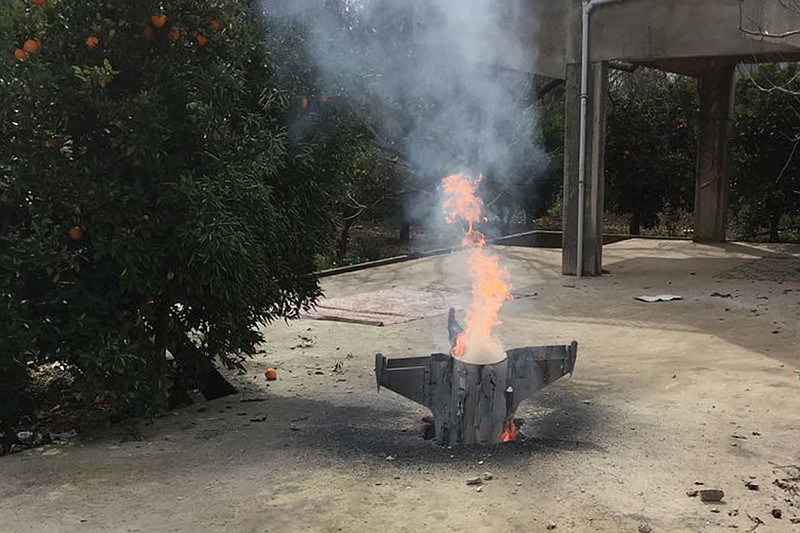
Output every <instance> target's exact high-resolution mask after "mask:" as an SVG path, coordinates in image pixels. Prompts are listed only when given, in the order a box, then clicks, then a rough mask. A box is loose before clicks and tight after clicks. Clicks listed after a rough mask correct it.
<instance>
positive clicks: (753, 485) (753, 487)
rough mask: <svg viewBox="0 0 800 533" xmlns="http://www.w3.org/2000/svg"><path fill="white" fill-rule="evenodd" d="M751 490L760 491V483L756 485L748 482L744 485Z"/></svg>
mask: <svg viewBox="0 0 800 533" xmlns="http://www.w3.org/2000/svg"><path fill="white" fill-rule="evenodd" d="M744 486H745V487H747V488H748V489H750V490H759V489H760V488H761V487H759V486H758V483H754V482H753V481H747V482H745V484H744Z"/></svg>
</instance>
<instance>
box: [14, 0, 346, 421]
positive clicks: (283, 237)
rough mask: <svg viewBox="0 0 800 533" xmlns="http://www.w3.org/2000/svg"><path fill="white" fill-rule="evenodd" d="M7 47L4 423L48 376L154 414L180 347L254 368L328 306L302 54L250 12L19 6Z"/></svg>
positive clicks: (167, 5)
mask: <svg viewBox="0 0 800 533" xmlns="http://www.w3.org/2000/svg"><path fill="white" fill-rule="evenodd" d="M0 39H1V40H2V42H0V139H2V140H3V141H2V145H1V146H0V406H3V407H2V408H0V409H3V408H4V409H5V412H0V422H2V421H3V420H4V419H5V420H6V421H8V420H9V419H10V417H11V416H12V414H11V412H12V411H13V409H14V405H13V404H12V400H13V399H15V398H19V397H20V396H19V395H18V392H19V388H20V387H22V386H23V385H24V376H25V372H24V370H25V367H26V365H30V364H36V363H40V362H44V361H59V362H61V363H64V364H66V365H67V366H68V368H69V369H70V370H71V371H72V373H73V375H74V376H75V377H76V384H77V385H78V386H79V388H78V390H79V394H81V395H84V396H85V397H87V398H95V399H97V400H98V401H102V402H104V403H106V404H110V405H112V406H114V407H116V408H118V409H120V410H121V411H123V412H127V413H135V414H148V413H153V412H155V411H157V410H158V409H160V408H162V407H163V406H164V405H165V401H166V398H167V395H168V393H169V390H170V387H171V386H172V384H173V383H174V382H175V379H176V378H180V375H179V374H180V372H181V367H180V366H179V365H178V370H177V374H176V370H175V364H174V363H173V362H170V361H169V357H167V356H166V353H167V351H168V350H169V351H171V352H173V353H175V352H176V351H180V350H178V348H177V347H178V346H181V345H183V346H185V345H186V343H187V342H191V344H193V345H194V346H195V347H197V348H198V349H199V351H198V350H192V351H193V353H195V354H198V353H199V354H202V355H203V357H202V358H201V359H202V361H199V362H198V361H194V362H193V363H192V364H191V365H187V366H185V367H183V370H186V369H188V368H196V367H197V366H198V365H200V366H202V364H206V365H207V364H208V361H210V360H213V358H216V357H221V358H223V359H225V362H226V363H227V364H229V365H231V364H237V363H238V359H237V357H238V356H241V354H243V353H247V352H251V351H252V350H253V346H254V345H255V344H256V343H257V342H259V341H260V340H261V337H260V335H259V333H258V331H257V326H258V324H260V323H263V322H268V321H270V320H272V319H274V318H278V317H281V318H283V317H289V318H291V317H294V316H296V315H297V313H298V312H299V311H300V310H301V309H302V308H304V307H307V306H309V305H310V304H311V303H313V301H314V300H315V298H317V297H318V295H319V286H318V283H317V281H316V280H315V279H314V278H313V276H311V275H310V274H311V272H312V271H313V270H314V259H315V256H316V255H317V254H320V253H322V252H323V251H325V250H326V249H327V248H326V247H327V246H328V236H329V235H330V220H329V218H328V213H329V212H330V207H329V205H328V204H329V200H328V199H329V198H330V196H331V195H330V194H328V191H329V187H330V185H331V183H329V182H328V181H326V178H325V175H326V173H325V172H324V169H323V170H322V171H320V169H319V164H318V161H317V158H316V157H315V154H316V153H317V150H316V149H315V143H318V142H320V141H319V140H318V139H315V138H313V137H312V136H311V134H310V133H309V132H313V131H314V128H313V127H303V128H290V127H289V124H290V123H295V122H301V123H302V122H303V121H296V120H294V119H295V118H301V115H302V114H303V113H304V112H305V111H306V109H305V107H306V106H305V105H304V102H303V98H301V97H299V96H298V95H301V94H304V92H302V91H303V90H304V88H303V83H304V79H303V78H304V77H306V76H305V74H303V73H304V72H305V71H304V70H303V69H297V70H290V69H288V68H287V65H288V64H289V63H287V61H292V60H298V58H301V56H302V51H301V48H300V45H301V44H302V40H301V39H296V38H294V39H287V38H285V37H284V36H281V34H280V33H279V32H277V31H276V30H274V29H273V28H270V27H269V25H268V24H267V22H265V21H263V20H260V19H258V18H257V17H256V15H255V14H254V13H253V12H252V11H251V10H250V8H249V7H248V5H247V3H245V2H243V1H239V0H163V1H160V2H147V1H146V2H129V1H127V0H94V1H86V2H65V1H60V0H28V1H23V0H10V1H6V2H3V3H0ZM287 47H291V49H289V48H287Z"/></svg>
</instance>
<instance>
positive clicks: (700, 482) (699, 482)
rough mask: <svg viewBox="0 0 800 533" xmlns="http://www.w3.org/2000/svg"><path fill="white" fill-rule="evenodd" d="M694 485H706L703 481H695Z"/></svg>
mask: <svg viewBox="0 0 800 533" xmlns="http://www.w3.org/2000/svg"><path fill="white" fill-rule="evenodd" d="M694 484H695V485H705V483H703V482H702V481H695V482H694Z"/></svg>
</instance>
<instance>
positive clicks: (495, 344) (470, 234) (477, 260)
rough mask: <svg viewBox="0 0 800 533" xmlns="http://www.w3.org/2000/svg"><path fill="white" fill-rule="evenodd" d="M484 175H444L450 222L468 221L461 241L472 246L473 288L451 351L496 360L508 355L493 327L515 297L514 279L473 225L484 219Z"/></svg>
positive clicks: (473, 358) (484, 360)
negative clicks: (481, 193) (480, 187)
mask: <svg viewBox="0 0 800 533" xmlns="http://www.w3.org/2000/svg"><path fill="white" fill-rule="evenodd" d="M482 178H483V177H482V176H480V175H478V177H477V178H475V179H472V178H471V177H470V176H468V175H466V174H462V173H458V174H452V175H450V176H447V177H446V178H444V180H443V182H442V189H443V190H444V192H445V195H446V197H445V200H444V203H443V208H444V215H445V220H447V222H449V223H453V222H455V221H456V220H458V219H460V220H463V221H464V222H466V223H467V230H466V232H465V233H464V237H463V238H462V240H461V242H462V243H463V245H464V246H465V247H467V248H469V254H468V256H467V266H468V270H469V278H470V285H471V291H472V302H471V303H470V304H469V306H468V307H467V309H466V320H465V327H464V331H463V332H462V333H461V334H460V335H459V336H458V337H457V339H456V343H455V345H454V346H453V348H452V350H451V353H452V355H454V356H455V357H459V358H463V359H464V360H469V361H472V362H478V363H492V362H495V361H500V360H502V359H503V358H504V357H505V351H504V350H503V346H502V345H501V344H500V342H499V341H498V340H497V339H496V338H495V337H494V335H492V328H494V326H496V325H497V324H499V323H500V320H499V319H498V318H497V313H498V312H499V311H500V307H501V306H502V305H503V302H505V301H506V300H510V299H511V294H510V293H509V289H510V288H511V282H510V276H509V274H508V270H506V268H505V267H503V266H502V265H501V264H500V259H499V258H498V257H497V256H496V255H495V254H492V253H489V252H487V251H486V250H485V249H484V246H485V245H486V239H485V237H484V236H483V234H482V233H481V232H479V231H477V230H476V229H475V228H474V226H473V225H474V223H476V222H478V221H479V220H481V211H482V208H483V201H482V200H481V198H480V197H479V196H478V195H477V189H478V184H479V183H480V181H481V179H482Z"/></svg>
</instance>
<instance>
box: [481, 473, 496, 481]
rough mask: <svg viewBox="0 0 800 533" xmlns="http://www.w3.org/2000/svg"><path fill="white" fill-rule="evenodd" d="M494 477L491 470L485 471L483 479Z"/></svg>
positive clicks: (487, 479)
mask: <svg viewBox="0 0 800 533" xmlns="http://www.w3.org/2000/svg"><path fill="white" fill-rule="evenodd" d="M493 477H494V476H493V475H492V473H491V472H484V473H483V480H484V481H489V480H490V479H492V478H493Z"/></svg>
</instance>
